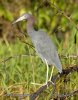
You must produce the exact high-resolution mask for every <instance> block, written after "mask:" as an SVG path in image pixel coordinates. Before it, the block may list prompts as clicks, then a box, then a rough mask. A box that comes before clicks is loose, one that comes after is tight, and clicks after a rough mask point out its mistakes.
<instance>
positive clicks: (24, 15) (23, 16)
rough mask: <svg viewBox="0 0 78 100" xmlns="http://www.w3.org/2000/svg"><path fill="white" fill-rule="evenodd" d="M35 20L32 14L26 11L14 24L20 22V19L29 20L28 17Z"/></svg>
mask: <svg viewBox="0 0 78 100" xmlns="http://www.w3.org/2000/svg"><path fill="white" fill-rule="evenodd" d="M31 18H32V20H34V18H33V16H32V15H31V14H28V13H25V14H23V15H22V16H20V17H19V18H18V19H17V20H16V21H14V22H13V24H15V23H17V22H19V21H22V20H28V19H31Z"/></svg>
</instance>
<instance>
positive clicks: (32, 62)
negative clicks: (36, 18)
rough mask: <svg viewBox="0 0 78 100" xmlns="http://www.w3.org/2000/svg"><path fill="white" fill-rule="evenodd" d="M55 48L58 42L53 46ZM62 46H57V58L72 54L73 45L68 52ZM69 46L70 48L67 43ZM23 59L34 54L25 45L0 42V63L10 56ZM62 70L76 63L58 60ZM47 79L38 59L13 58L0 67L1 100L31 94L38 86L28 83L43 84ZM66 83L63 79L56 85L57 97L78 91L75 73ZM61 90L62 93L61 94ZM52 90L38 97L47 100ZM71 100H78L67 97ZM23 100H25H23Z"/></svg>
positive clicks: (32, 57)
mask: <svg viewBox="0 0 78 100" xmlns="http://www.w3.org/2000/svg"><path fill="white" fill-rule="evenodd" d="M55 43H56V45H57V42H55ZM63 45H64V44H63V43H60V44H59V45H58V52H59V54H60V55H61V54H64V55H65V54H74V49H73V47H74V46H75V45H72V46H71V48H69V47H70V46H69V47H68V48H66V49H64V48H63ZM68 45H71V42H69V44H68ZM20 54H21V55H22V54H34V50H33V49H32V48H31V47H29V46H28V45H26V44H24V43H22V42H20V41H19V40H16V42H15V43H10V44H9V43H8V42H7V43H5V44H4V43H2V42H0V62H1V61H2V60H4V59H6V58H8V57H10V56H14V55H20ZM61 62H62V66H63V69H64V68H67V67H70V66H73V65H75V64H77V65H78V61H77V59H76V60H74V59H73V58H72V59H71V58H69V59H64V58H61ZM50 72H51V68H50V71H49V75H50ZM56 73H57V70H56V68H55V69H54V74H56ZM45 79H46V65H45V64H44V63H43V62H42V61H41V59H40V58H39V57H38V56H30V55H29V56H25V57H23V56H20V57H14V58H12V59H10V60H7V61H6V62H5V63H3V62H1V63H0V98H1V99H2V100H16V99H14V98H15V97H11V96H10V97H5V96H3V94H5V93H8V94H9V93H16V94H17V93H20V94H22V93H33V92H35V91H36V90H37V89H38V88H39V87H40V86H37V85H32V84H31V83H32V82H34V83H40V84H43V83H44V82H45ZM66 79H69V81H68V82H66V83H65V82H64V78H62V79H61V80H60V81H57V83H56V84H57V87H56V91H57V93H59V94H64V93H70V92H71V91H74V90H76V89H77V88H78V73H77V72H73V73H71V74H69V75H68V76H67V77H66ZM61 88H62V90H61ZM51 90H52V87H51V88H48V89H47V90H45V91H44V92H43V93H42V94H41V95H40V97H39V100H44V97H45V100H48V97H49V95H50V93H51ZM74 98H76V100H77V98H78V96H75V97H74V96H72V97H70V100H75V99H74ZM25 100H28V98H26V99H25Z"/></svg>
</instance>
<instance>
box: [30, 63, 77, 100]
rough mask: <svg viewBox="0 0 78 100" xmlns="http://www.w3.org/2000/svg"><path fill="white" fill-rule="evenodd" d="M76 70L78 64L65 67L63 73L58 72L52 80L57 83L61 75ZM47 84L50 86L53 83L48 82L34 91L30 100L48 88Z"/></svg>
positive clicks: (33, 99)
mask: <svg viewBox="0 0 78 100" xmlns="http://www.w3.org/2000/svg"><path fill="white" fill-rule="evenodd" d="M74 71H77V72H78V66H77V65H75V66H72V67H70V68H68V69H64V70H63V72H62V73H61V74H59V73H57V74H56V75H55V76H53V77H52V79H51V81H52V82H54V83H55V82H56V80H57V79H60V77H63V76H64V75H65V77H66V76H67V75H68V74H69V73H72V72H74ZM47 85H48V86H50V85H52V83H51V82H48V83H47V84H45V85H43V86H42V87H40V88H39V89H38V90H37V91H36V92H34V93H32V94H31V95H30V100H35V99H36V98H37V97H38V96H39V95H40V94H41V93H42V92H43V91H44V90H45V89H46V88H47ZM52 95H53V94H52ZM52 95H51V97H50V99H51V98H52Z"/></svg>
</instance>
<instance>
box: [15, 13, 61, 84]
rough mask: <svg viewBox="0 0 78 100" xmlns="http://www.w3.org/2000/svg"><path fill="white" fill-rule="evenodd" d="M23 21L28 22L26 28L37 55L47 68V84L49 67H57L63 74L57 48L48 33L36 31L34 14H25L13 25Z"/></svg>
mask: <svg viewBox="0 0 78 100" xmlns="http://www.w3.org/2000/svg"><path fill="white" fill-rule="evenodd" d="M22 20H27V26H26V29H27V33H28V35H29V37H30V38H31V40H32V43H33V45H34V47H35V51H36V53H37V55H38V56H39V57H40V58H41V59H42V61H43V62H44V63H45V64H46V66H47V74H46V84H47V82H48V71H49V65H50V66H52V69H53V68H54V66H55V67H56V68H57V70H58V71H59V73H62V65H61V61H60V59H59V56H58V53H57V49H56V46H55V45H54V43H53V41H52V39H51V38H50V36H49V35H48V34H47V33H46V32H44V31H43V30H41V29H40V30H38V31H36V30H35V29H34V24H35V18H34V16H33V15H32V14H29V13H25V14H23V15H21V16H20V17H19V18H18V19H16V20H15V21H14V22H13V24H15V23H17V22H19V21H22ZM52 73H53V70H52V72H51V75H50V79H49V81H51V78H52Z"/></svg>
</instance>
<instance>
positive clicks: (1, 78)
mask: <svg viewBox="0 0 78 100" xmlns="http://www.w3.org/2000/svg"><path fill="white" fill-rule="evenodd" d="M45 2H46V3H45ZM23 13H32V14H33V15H34V16H35V19H36V23H35V28H36V29H43V30H44V31H46V32H47V34H48V35H50V36H51V38H52V40H53V42H54V43H55V45H56V47H57V50H58V53H59V55H64V56H66V55H75V56H78V1H77V0H21V1H20V0H0V62H1V63H0V98H1V99H2V100H16V99H15V98H16V97H7V96H4V94H6V93H20V94H21V93H33V92H35V91H36V90H37V89H38V88H39V87H40V86H37V85H35V84H34V85H33V84H31V83H32V82H33V83H40V84H43V83H44V82H45V77H46V65H45V64H44V63H42V61H41V59H40V58H38V56H31V55H29V56H25V57H24V56H20V57H17V55H22V54H24V55H25V54H27V55H28V54H35V51H34V50H33V49H32V48H31V46H30V45H28V44H27V43H29V44H32V43H31V39H30V38H29V37H28V36H27V33H26V28H25V27H26V26H25V24H26V23H25V22H21V23H18V24H17V25H15V26H13V25H12V22H13V21H14V20H15V19H16V18H18V17H19V16H20V15H21V14H23ZM22 33H24V34H22ZM24 35H25V36H26V37H25V36H24ZM24 42H26V43H24ZM10 56H13V58H12V59H10V60H7V61H6V62H2V61H4V60H5V59H6V58H8V57H10ZM60 59H61V63H62V67H63V69H66V68H69V67H71V66H74V65H77V66H78V58H76V59H74V58H69V57H68V58H67V59H65V58H63V57H61V56H60ZM50 72H51V68H50V71H49V75H50ZM56 73H57V70H56V69H54V74H56ZM77 76H78V72H73V73H71V74H69V75H68V76H67V77H66V82H65V80H64V78H65V77H64V78H62V79H60V81H57V83H56V84H57V87H56V94H66V93H70V92H72V91H74V90H77V89H78V77H77ZM61 89H62V90H61ZM51 91H52V88H50V89H47V90H45V91H44V92H43V93H42V94H41V95H40V97H39V98H38V99H39V100H43V99H44V97H45V99H44V100H48V98H49V96H50V93H51ZM55 97H56V95H55ZM77 98H78V96H77V95H76V96H71V97H69V98H68V99H69V100H77ZM24 99H25V100H28V99H29V98H24Z"/></svg>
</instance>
